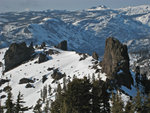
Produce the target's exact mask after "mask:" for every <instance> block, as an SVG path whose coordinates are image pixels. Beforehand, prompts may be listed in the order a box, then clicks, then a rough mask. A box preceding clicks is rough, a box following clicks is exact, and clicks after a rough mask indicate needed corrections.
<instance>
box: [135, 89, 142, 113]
mask: <svg viewBox="0 0 150 113" xmlns="http://www.w3.org/2000/svg"><path fill="white" fill-rule="evenodd" d="M133 105H134V111H136V112H137V113H142V106H143V102H142V96H141V93H140V91H139V89H137V94H136V96H135V98H134V100H133Z"/></svg>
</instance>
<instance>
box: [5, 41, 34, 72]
mask: <svg viewBox="0 0 150 113" xmlns="http://www.w3.org/2000/svg"><path fill="white" fill-rule="evenodd" d="M33 52H34V49H33V48H31V47H27V46H26V43H25V42H23V43H20V44H17V43H13V44H11V45H10V47H9V49H8V50H7V51H6V53H5V56H4V59H5V71H9V70H11V69H13V68H14V67H16V66H18V65H20V64H21V63H23V62H24V61H26V60H28V59H29V58H30V57H31V55H32V54H33Z"/></svg>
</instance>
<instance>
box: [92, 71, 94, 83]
mask: <svg viewBox="0 0 150 113" xmlns="http://www.w3.org/2000/svg"><path fill="white" fill-rule="evenodd" d="M92 82H93V83H94V82H95V75H94V73H93V74H92Z"/></svg>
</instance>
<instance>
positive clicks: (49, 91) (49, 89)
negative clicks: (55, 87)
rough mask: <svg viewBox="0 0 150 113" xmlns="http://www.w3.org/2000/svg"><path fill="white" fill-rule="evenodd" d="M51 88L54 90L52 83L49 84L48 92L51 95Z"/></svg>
mask: <svg viewBox="0 0 150 113" xmlns="http://www.w3.org/2000/svg"><path fill="white" fill-rule="evenodd" d="M51 90H52V88H51V85H48V93H49V96H50V95H51Z"/></svg>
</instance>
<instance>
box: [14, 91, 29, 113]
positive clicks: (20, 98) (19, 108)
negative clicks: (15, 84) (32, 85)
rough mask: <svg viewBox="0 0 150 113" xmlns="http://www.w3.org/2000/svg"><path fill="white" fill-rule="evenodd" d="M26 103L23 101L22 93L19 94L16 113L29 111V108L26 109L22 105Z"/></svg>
mask: <svg viewBox="0 0 150 113" xmlns="http://www.w3.org/2000/svg"><path fill="white" fill-rule="evenodd" d="M23 103H25V102H24V101H23V95H21V93H20V92H19V94H18V96H17V102H16V105H15V113H19V112H20V111H22V112H23V111H27V110H28V109H29V108H28V107H24V106H23V105H22V104H23Z"/></svg>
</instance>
